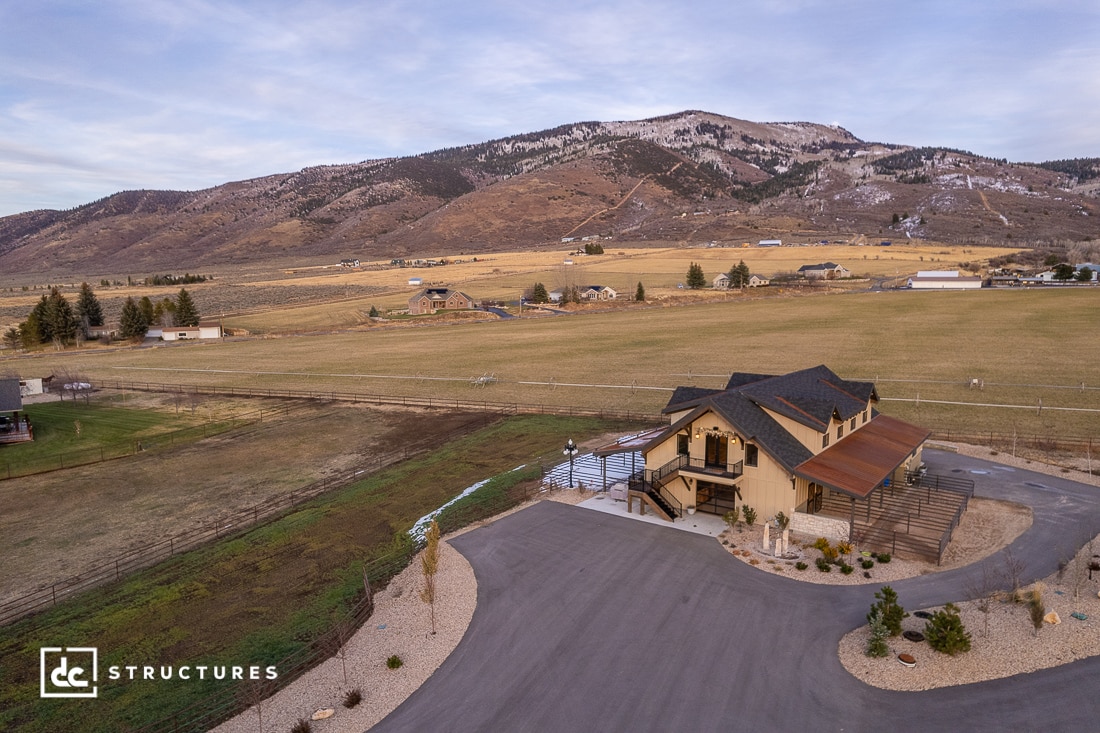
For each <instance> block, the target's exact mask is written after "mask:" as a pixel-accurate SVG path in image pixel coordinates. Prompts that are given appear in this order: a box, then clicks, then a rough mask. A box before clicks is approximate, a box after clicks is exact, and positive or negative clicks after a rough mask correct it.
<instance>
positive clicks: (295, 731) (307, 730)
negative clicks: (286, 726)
mask: <svg viewBox="0 0 1100 733" xmlns="http://www.w3.org/2000/svg"><path fill="white" fill-rule="evenodd" d="M312 731H313V726H312V725H310V724H309V721H308V720H306V719H305V718H298V722H297V723H295V724H294V727H293V728H291V729H290V733H312Z"/></svg>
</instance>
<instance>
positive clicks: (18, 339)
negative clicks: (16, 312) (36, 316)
mask: <svg viewBox="0 0 1100 733" xmlns="http://www.w3.org/2000/svg"><path fill="white" fill-rule="evenodd" d="M4 345H5V346H7V347H8V348H9V349H11V350H12V351H15V350H16V349H18V348H19V347H20V346H22V345H23V338H22V336H21V335H20V333H19V326H12V327H11V328H9V329H8V330H7V331H4Z"/></svg>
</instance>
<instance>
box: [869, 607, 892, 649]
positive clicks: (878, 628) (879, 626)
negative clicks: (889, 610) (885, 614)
mask: <svg viewBox="0 0 1100 733" xmlns="http://www.w3.org/2000/svg"><path fill="white" fill-rule="evenodd" d="M867 625H868V626H869V627H870V631H871V636H870V638H869V639H868V640H867V649H866V650H864V654H866V655H867V656H869V657H885V656H889V654H890V647H889V646H887V644H886V637H888V636H889V635H890V629H888V628H886V624H885V623H883V621H882V616H881V615H880V614H879V612H878V610H877V609H874V610H872V611H871V613H869V614H867Z"/></svg>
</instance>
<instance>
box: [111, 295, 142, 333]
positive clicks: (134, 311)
mask: <svg viewBox="0 0 1100 733" xmlns="http://www.w3.org/2000/svg"><path fill="white" fill-rule="evenodd" d="M148 330H149V322H148V321H147V320H145V314H144V313H142V311H141V307H140V306H139V305H138V304H137V302H136V301H135V300H134V299H133V298H132V297H131V298H127V299H126V302H125V303H124V304H123V305H122V318H121V320H120V322H119V329H118V335H119V336H121V337H122V338H124V339H130V340H131V341H140V340H141V339H143V338H145V333H146V332H147V331H148Z"/></svg>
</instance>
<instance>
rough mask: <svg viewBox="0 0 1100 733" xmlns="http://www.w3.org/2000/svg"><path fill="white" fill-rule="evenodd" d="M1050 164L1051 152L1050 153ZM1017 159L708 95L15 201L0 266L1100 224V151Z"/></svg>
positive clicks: (178, 263)
mask: <svg viewBox="0 0 1100 733" xmlns="http://www.w3.org/2000/svg"><path fill="white" fill-rule="evenodd" d="M1044 166H1045V167H1044ZM1044 166H1038V165H1031V164H1009V163H1007V162H1006V161H1004V160H993V159H989V158H982V157H978V156H975V155H971V154H969V153H966V152H963V151H953V150H950V149H926V148H922V149H914V148H910V147H906V146H901V145H894V144H883V143H868V142H865V141H862V140H860V139H858V138H857V137H855V136H854V135H852V134H851V133H850V132H848V131H847V130H844V129H843V128H840V127H834V126H827V125H819V124H812V123H805V122H795V123H766V124H764V123H754V122H747V121H743V120H737V119H733V118H729V117H722V116H719V115H714V114H709V113H705V112H683V113H680V114H675V115H669V116H666V117H659V118H654V119H649V120H641V121H636V122H582V123H577V124H572V125H565V126H562V127H559V128H555V129H552V130H546V131H543V132H537V133H530V134H524V135H516V136H514V137H509V138H504V139H501V140H494V141H491V142H486V143H482V144H479V145H468V146H463V147H458V148H449V149H444V150H438V151H435V152H430V153H425V154H423V155H419V156H414V157H408V158H394V159H385V160H371V161H364V162H362V163H355V164H345V165H331V166H319V167H315V168H307V169H304V170H302V171H298V172H296V173H285V174H277V175H271V176H267V177H264V178H256V179H252V180H247V181H239V182H234V183H227V184H225V185H222V186H217V187H215V188H210V189H206V190H203V191H194V192H181V191H127V192H124V193H119V194H115V195H113V196H109V197H107V198H105V199H102V200H100V201H96V202H93V203H90V204H87V205H85V206H81V207H78V208H76V209H72V210H70V211H33V212H27V213H23V214H17V215H14V216H8V217H4V218H0V270H5V271H9V272H39V271H54V272H57V271H63V272H80V273H85V274H97V273H101V272H102V273H119V272H123V273H125V272H133V273H146V272H164V271H170V270H176V269H180V268H190V269H192V270H194V269H198V268H208V267H210V266H215V265H219V264H228V263H247V262H256V261H265V262H280V261H286V262H290V261H295V260H299V261H300V260H302V259H304V258H313V257H321V256H324V257H333V258H336V259H339V258H341V257H358V258H361V259H389V258H392V257H431V256H441V255H449V254H456V253H459V252H487V251H500V250H505V249H517V248H534V247H545V246H560V245H561V240H562V239H563V238H567V237H583V236H588V235H600V236H603V237H611V238H612V240H613V241H620V242H661V243H667V242H686V243H696V242H708V241H720V242H736V243H740V242H742V241H756V240H758V239H763V238H771V237H783V238H788V239H790V238H794V239H797V240H799V241H811V240H815V239H819V238H826V239H836V238H842V239H843V238H855V237H863V238H864V239H867V240H872V239H873V240H874V241H878V240H879V239H904V238H907V237H914V238H927V239H934V240H941V241H953V242H963V243H968V242H969V243H974V244H985V243H988V244H1002V243H1010V244H1011V243H1018V244H1021V245H1026V244H1031V243H1039V242H1063V243H1072V242H1079V241H1090V240H1091V239H1094V238H1097V237H1100V160H1078V161H1063V162H1061V163H1051V164H1044Z"/></svg>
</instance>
